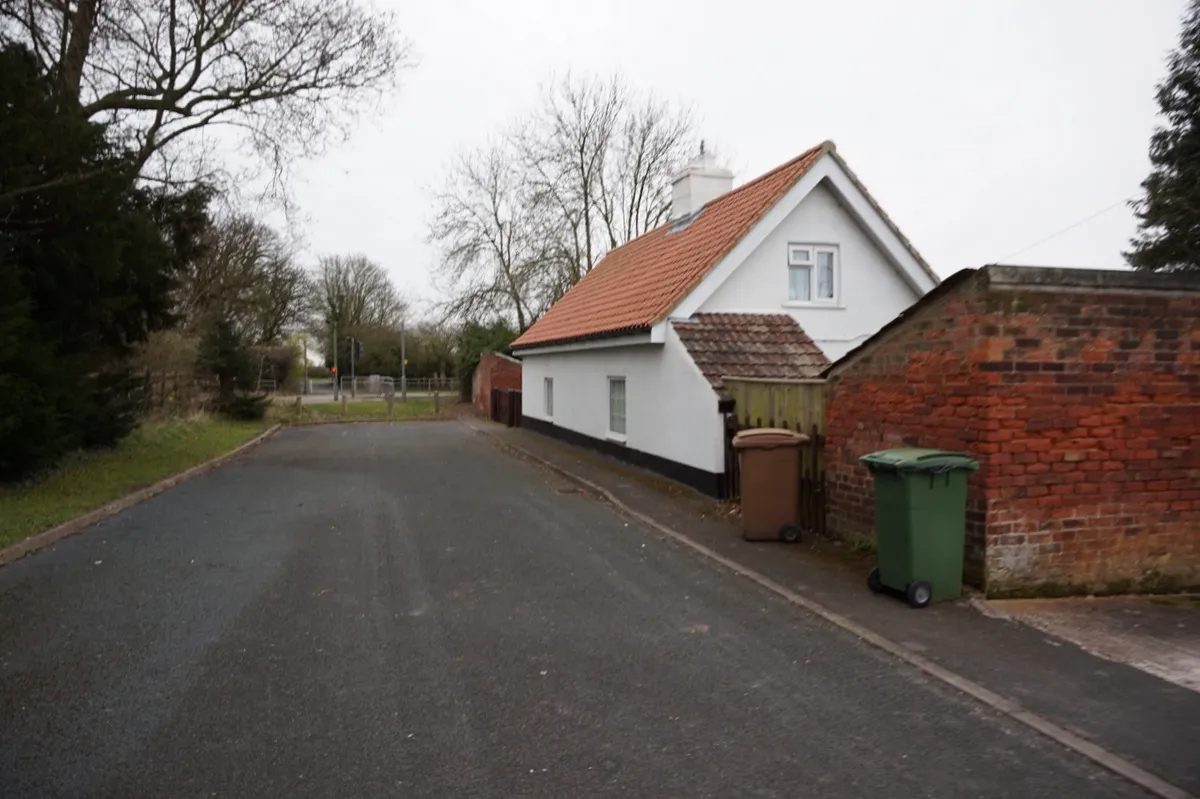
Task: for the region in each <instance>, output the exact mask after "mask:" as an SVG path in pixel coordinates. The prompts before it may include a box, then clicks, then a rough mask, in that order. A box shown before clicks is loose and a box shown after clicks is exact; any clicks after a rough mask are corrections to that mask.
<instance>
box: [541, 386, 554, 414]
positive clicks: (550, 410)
mask: <svg viewBox="0 0 1200 799" xmlns="http://www.w3.org/2000/svg"><path fill="white" fill-rule="evenodd" d="M542 401H543V402H544V403H545V407H544V408H543V410H544V411H545V412H546V418H547V419H553V418H554V378H553V377H543V378H542Z"/></svg>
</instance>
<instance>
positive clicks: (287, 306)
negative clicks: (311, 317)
mask: <svg viewBox="0 0 1200 799" xmlns="http://www.w3.org/2000/svg"><path fill="white" fill-rule="evenodd" d="M205 244H206V246H205V247H204V248H203V249H202V252H201V254H200V256H199V257H198V258H195V259H194V260H192V261H191V262H190V263H189V264H188V265H187V267H186V269H185V271H184V274H183V276H182V279H181V281H180V288H179V292H178V306H179V311H180V313H181V314H182V316H183V317H184V319H185V321H186V322H189V323H191V324H192V325H193V326H194V325H197V324H203V323H206V322H210V321H213V320H224V321H226V322H228V323H230V324H231V325H232V326H233V328H234V329H235V330H236V331H237V332H238V334H239V335H240V336H242V337H244V338H245V340H246V341H247V342H248V343H251V344H272V343H276V342H278V341H280V340H281V339H282V338H283V336H284V334H285V333H286V332H287V331H288V330H289V329H290V328H292V327H294V326H295V325H296V324H298V323H299V322H300V321H301V319H302V317H303V313H304V308H305V303H306V302H307V300H308V297H309V295H310V291H309V278H308V274H307V273H306V272H305V270H304V269H303V268H301V267H300V266H299V265H298V264H297V263H296V261H295V258H294V254H293V253H292V251H291V249H290V248H289V247H288V246H287V244H286V242H285V241H284V240H283V238H282V237H281V236H280V235H279V234H278V233H276V232H275V231H274V230H273V229H271V228H270V227H268V226H267V225H265V224H263V223H261V222H259V221H257V220H255V219H253V218H252V217H249V216H246V215H233V216H230V217H227V218H225V219H222V220H219V221H218V222H217V223H216V224H215V225H213V227H212V229H211V230H210V231H209V232H208V233H207V235H206V242H205Z"/></svg>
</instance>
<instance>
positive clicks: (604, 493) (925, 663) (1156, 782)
mask: <svg viewBox="0 0 1200 799" xmlns="http://www.w3.org/2000/svg"><path fill="white" fill-rule="evenodd" d="M467 426H468V427H470V428H471V429H472V430H474V431H475V432H476V433H483V434H485V435H487V436H489V437H490V438H491V439H492V440H493V441H495V442H496V443H497V444H499V445H500V446H501V447H503V448H505V449H508V450H510V451H512V452H515V453H517V454H519V455H521V456H523V457H525V458H529V459H530V460H532V461H534V462H536V463H538V464H540V465H542V466H544V467H546V468H548V469H550V470H552V471H554V472H556V473H557V474H559V475H561V476H563V477H565V478H567V479H568V480H571V481H572V482H574V483H576V484H578V485H580V486H582V487H583V488H585V489H587V490H588V491H591V492H592V493H594V494H596V495H597V496H599V497H600V498H601V499H603V500H604V501H605V502H607V503H608V504H610V505H612V506H613V507H614V508H615V509H616V510H617V511H618V512H620V513H621V514H622V515H625V516H628V517H630V518H632V519H634V520H636V521H638V522H640V523H641V524H643V525H645V526H646V527H649V528H651V529H653V530H655V531H657V532H658V533H660V534H662V535H663V536H665V537H666V538H669V539H671V540H672V541H675V542H676V543H678V544H682V545H683V546H686V547H688V548H690V549H692V550H693V551H695V552H697V553H699V554H700V555H703V556H704V557H706V558H708V559H709V560H712V561H715V562H716V563H719V564H720V565H721V566H724V567H725V568H727V569H729V570H730V571H732V572H733V573H734V574H737V575H738V576H740V577H744V578H746V579H748V580H750V581H752V582H754V583H757V584H758V585H760V586H762V587H763V588H765V589H767V590H768V591H771V592H772V593H774V594H776V595H778V596H780V597H782V598H783V599H785V600H787V601H788V602H790V603H792V604H793V605H797V606H799V607H802V608H804V609H805V610H807V611H809V612H810V613H813V614H814V615H816V616H819V617H820V618H822V619H824V620H825V621H827V622H829V623H830V624H833V625H834V626H836V627H840V628H841V629H843V630H845V631H846V632H848V633H850V634H852V635H854V636H857V637H858V638H859V639H861V640H862V641H865V642H866V643H868V644H870V645H872V646H874V647H876V648H878V649H881V650H883V651H884V652H887V653H888V654H890V655H892V656H893V657H896V658H898V659H899V660H902V661H903V662H905V663H907V664H908V665H910V666H912V667H914V668H916V669H919V670H920V671H921V672H923V673H924V674H926V675H928V676H929V677H932V678H934V679H936V680H939V681H940V682H942V683H944V684H946V685H949V686H950V687H952V688H954V689H956V690H958V691H960V692H962V693H964V694H966V695H967V696H970V697H971V698H972V699H975V700H976V701H978V702H980V703H982V704H984V705H986V706H987V707H989V708H991V709H992V710H995V711H997V712H999V713H1002V714H1004V715H1005V716H1008V717H1009V718H1011V719H1013V720H1015V721H1017V722H1020V723H1021V724H1024V725H1025V726H1027V727H1029V728H1031V729H1033V730H1036V731H1037V732H1039V733H1041V734H1042V735H1044V736H1046V737H1047V738H1050V739H1051V740H1053V741H1056V742H1057V743H1059V744H1061V745H1063V746H1065V747H1067V748H1068V749H1070V750H1072V751H1074V752H1076V753H1078V754H1080V755H1083V756H1084V757H1086V758H1087V759H1089V760H1091V761H1092V762H1093V763H1096V764H1097V765H1099V766H1101V767H1103V768H1106V769H1108V770H1109V771H1111V772H1113V773H1114V774H1117V775H1119V776H1121V777H1124V778H1125V779H1127V780H1129V781H1130V782H1132V783H1134V784H1135V785H1138V786H1139V787H1141V788H1143V789H1144V790H1146V791H1149V792H1150V793H1152V794H1154V795H1155V796H1159V797H1162V799H1195V797H1193V796H1192V794H1190V793H1188V792H1187V791H1185V790H1183V789H1182V788H1179V787H1177V786H1175V785H1172V784H1171V783H1169V782H1167V781H1166V780H1163V779H1162V778H1160V777H1158V776H1156V775H1154V774H1151V773H1150V772H1148V771H1146V770H1145V769H1143V768H1141V767H1140V766H1137V765H1135V764H1134V763H1131V762H1130V761H1128V760H1126V759H1125V758H1123V757H1121V756H1120V755H1118V754H1116V753H1114V752H1110V751H1109V750H1107V749H1105V748H1104V747H1102V746H1099V745H1097V744H1095V743H1092V742H1091V741H1089V740H1087V739H1085V738H1083V737H1081V736H1079V735H1076V734H1075V733H1073V732H1071V731H1070V730H1067V729H1065V728H1063V727H1060V726H1059V725H1057V724H1055V723H1054V722H1052V721H1050V720H1049V719H1046V718H1043V717H1041V716H1039V715H1037V714H1036V713H1033V712H1031V711H1029V710H1027V709H1025V708H1024V707H1022V706H1021V705H1020V704H1019V703H1017V702H1015V701H1013V700H1011V699H1007V698H1005V697H1003V696H1001V695H1000V694H997V693H995V692H994V691H990V690H988V689H987V688H984V687H983V686H982V685H979V684H978V683H976V682H973V681H971V680H969V679H967V678H966V677H963V676H962V675H960V674H957V673H955V672H953V671H950V670H949V669H946V668H944V667H942V666H939V665H938V664H937V663H934V662H933V661H931V660H929V659H928V658H924V657H921V656H920V655H918V654H915V653H914V652H912V651H911V650H909V649H908V648H907V647H905V646H904V645H903V644H899V643H897V642H895V641H892V640H890V639H888V638H885V637H884V636H882V635H880V634H878V633H876V632H873V631H872V630H869V629H867V628H866V627H863V626H862V625H861V624H858V623H857V622H855V621H853V620H851V619H849V618H847V617H845V616H843V615H842V614H840V613H838V612H836V611H834V610H831V609H830V608H827V607H825V606H824V605H822V604H821V603H819V602H816V601H814V600H812V599H809V598H808V597H805V596H802V595H801V594H798V593H796V592H795V591H792V590H791V589H790V588H787V587H786V586H783V585H780V584H779V583H777V582H775V581H774V580H772V579H771V578H769V577H767V576H766V575H764V574H761V573H760V572H757V571H755V570H753V569H751V568H748V567H746V566H744V565H742V564H740V563H738V562H736V561H734V560H731V559H730V558H727V557H725V556H724V555H722V554H720V553H718V552H715V551H714V550H712V549H710V548H709V547H706V546H705V545H703V544H701V543H699V542H697V541H694V540H692V539H691V538H689V537H688V536H686V535H685V534H683V533H680V532H678V531H677V530H674V529H672V528H670V527H668V526H667V525H665V524H662V523H661V522H659V521H657V520H655V519H653V518H651V517H649V516H647V515H645V514H644V513H641V512H640V511H637V510H634V509H633V508H631V507H629V506H628V505H626V504H625V503H623V502H622V501H621V500H620V499H618V498H617V497H616V496H615V495H613V494H612V492H610V491H609V490H608V489H606V488H604V487H603V486H600V485H597V484H596V483H594V482H592V481H591V480H588V479H587V478H586V477H582V476H580V475H577V474H575V473H574V472H571V471H570V470H568V469H564V468H563V467H561V466H559V465H557V464H555V463H553V462H551V461H548V460H546V459H545V458H542V457H540V456H538V455H536V454H534V453H532V452H530V451H528V450H526V449H524V448H522V447H519V446H517V445H516V444H513V443H511V442H508V441H505V440H504V439H502V438H500V437H499V436H497V435H495V434H494V433H492V432H490V431H488V430H486V429H484V428H481V427H477V426H475V425H472V424H469V423H467Z"/></svg>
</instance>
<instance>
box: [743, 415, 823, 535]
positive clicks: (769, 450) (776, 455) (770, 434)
mask: <svg viewBox="0 0 1200 799" xmlns="http://www.w3.org/2000/svg"><path fill="white" fill-rule="evenodd" d="M807 441H808V436H805V435H801V434H800V433H793V432H792V431H791V430H781V429H778V428H774V427H764V428H757V429H752V430H743V431H742V432H740V433H738V434H737V435H736V436H734V437H733V446H734V448H735V449H737V450H738V458H739V461H740V463H741V473H742V479H741V482H742V524H743V525H744V527H743V530H742V536H743V537H744V538H745V539H746V540H747V541H788V542H795V541H799V540H800V527H799V526H798V525H797V524H796V507H797V505H798V503H799V492H800V445H801V444H804V443H805V442H807Z"/></svg>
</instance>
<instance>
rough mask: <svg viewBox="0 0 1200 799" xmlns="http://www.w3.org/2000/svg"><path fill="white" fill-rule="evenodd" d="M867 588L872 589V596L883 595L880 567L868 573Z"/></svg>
mask: <svg viewBox="0 0 1200 799" xmlns="http://www.w3.org/2000/svg"><path fill="white" fill-rule="evenodd" d="M867 588H870V589H871V593H872V594H882V593H883V578H882V577H880V576H879V567H878V566H876V567H875V568H874V569H871V571H870V572H868V573H867Z"/></svg>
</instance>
